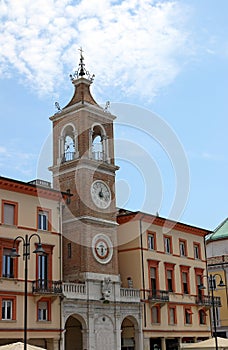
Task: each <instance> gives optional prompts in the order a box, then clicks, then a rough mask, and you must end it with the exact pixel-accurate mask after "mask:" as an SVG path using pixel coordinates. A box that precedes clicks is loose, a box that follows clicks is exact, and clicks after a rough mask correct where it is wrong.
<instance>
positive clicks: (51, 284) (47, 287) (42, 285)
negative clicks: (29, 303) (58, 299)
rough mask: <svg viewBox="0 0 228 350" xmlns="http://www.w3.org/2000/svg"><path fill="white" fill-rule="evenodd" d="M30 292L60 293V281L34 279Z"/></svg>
mask: <svg viewBox="0 0 228 350" xmlns="http://www.w3.org/2000/svg"><path fill="white" fill-rule="evenodd" d="M32 292H33V293H36V294H62V283H61V281H49V280H42V279H39V280H36V281H33V282H32Z"/></svg>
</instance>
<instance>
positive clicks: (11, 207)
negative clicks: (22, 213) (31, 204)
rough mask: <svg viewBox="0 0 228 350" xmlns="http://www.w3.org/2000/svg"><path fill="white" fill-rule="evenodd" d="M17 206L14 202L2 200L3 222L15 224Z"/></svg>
mask: <svg viewBox="0 0 228 350" xmlns="http://www.w3.org/2000/svg"><path fill="white" fill-rule="evenodd" d="M17 208H18V204H17V203H15V202H6V201H2V210H3V213H2V214H3V215H2V219H3V223H4V224H6V225H17Z"/></svg>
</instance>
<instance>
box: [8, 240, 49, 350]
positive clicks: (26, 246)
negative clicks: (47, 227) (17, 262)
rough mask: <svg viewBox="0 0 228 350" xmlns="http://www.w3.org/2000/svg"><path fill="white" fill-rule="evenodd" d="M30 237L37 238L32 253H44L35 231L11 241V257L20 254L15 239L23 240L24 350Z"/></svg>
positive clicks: (25, 343) (25, 345) (25, 346)
mask: <svg viewBox="0 0 228 350" xmlns="http://www.w3.org/2000/svg"><path fill="white" fill-rule="evenodd" d="M32 237H37V238H38V243H37V247H36V249H35V250H34V251H33V253H35V254H38V255H44V254H45V251H44V249H43V248H42V244H41V239H40V236H39V235H38V234H37V233H33V234H31V235H30V236H28V235H27V234H26V235H25V238H24V237H22V236H17V237H16V238H15V239H14V241H13V248H12V250H11V253H10V256H11V258H18V257H19V256H20V255H19V254H18V253H17V250H16V247H15V244H16V242H17V241H22V242H23V260H24V261H25V269H24V273H25V288H24V350H27V308H28V259H30V241H31V238H32Z"/></svg>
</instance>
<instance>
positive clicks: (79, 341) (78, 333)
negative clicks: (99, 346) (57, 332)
mask: <svg viewBox="0 0 228 350" xmlns="http://www.w3.org/2000/svg"><path fill="white" fill-rule="evenodd" d="M65 330H66V331H65V350H83V349H84V348H83V338H82V323H81V322H80V321H79V320H78V319H77V318H76V317H74V316H70V317H69V318H68V319H67V321H66V325H65Z"/></svg>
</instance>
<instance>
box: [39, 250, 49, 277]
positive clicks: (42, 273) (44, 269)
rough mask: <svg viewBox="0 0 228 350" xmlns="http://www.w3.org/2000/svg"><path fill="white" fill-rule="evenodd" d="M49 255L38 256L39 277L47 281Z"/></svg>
mask: <svg viewBox="0 0 228 350" xmlns="http://www.w3.org/2000/svg"><path fill="white" fill-rule="evenodd" d="M47 262H48V256H47V255H39V256H38V279H39V280H42V281H44V280H45V281H46V280H47V279H48V263H47Z"/></svg>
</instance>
